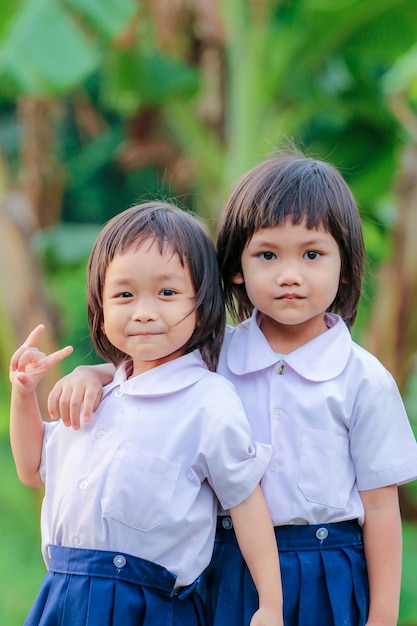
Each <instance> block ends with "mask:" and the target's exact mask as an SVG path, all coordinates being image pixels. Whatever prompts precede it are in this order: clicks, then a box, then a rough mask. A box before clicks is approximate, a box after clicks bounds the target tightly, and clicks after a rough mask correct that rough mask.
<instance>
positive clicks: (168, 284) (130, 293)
mask: <svg viewBox="0 0 417 626" xmlns="http://www.w3.org/2000/svg"><path fill="white" fill-rule="evenodd" d="M194 296H195V291H194V287H193V284H192V281H191V275H190V271H189V268H188V266H187V265H186V264H185V265H184V267H183V266H182V265H181V262H180V259H179V257H178V255H177V254H173V253H172V252H171V250H170V249H169V248H167V249H166V250H164V251H163V253H162V254H161V253H160V251H159V247H158V244H157V243H156V242H155V241H153V240H152V239H147V240H145V241H144V242H143V243H142V244H141V245H140V246H139V247H138V248H136V247H130V248H129V249H128V250H127V252H126V253H124V254H118V255H116V256H115V257H114V259H113V260H112V261H111V263H110V264H109V266H108V268H107V271H106V276H105V281H104V287H103V324H102V330H103V332H104V333H105V335H106V336H107V338H108V340H109V341H110V343H112V344H113V345H114V346H116V347H117V348H118V349H119V350H121V351H122V352H125V353H126V354H128V355H129V356H130V357H131V358H132V360H133V373H132V376H136V375H137V374H140V373H142V372H144V371H146V370H149V369H152V368H154V367H157V366H158V365H162V363H166V362H168V361H172V360H173V359H176V358H177V357H179V356H182V355H183V354H184V345H185V344H186V343H187V341H188V340H189V339H190V337H191V335H192V334H193V332H194V328H195V325H196V313H195V311H193V312H192V313H190V311H191V310H192V308H193V306H194Z"/></svg>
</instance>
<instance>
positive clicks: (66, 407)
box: [58, 388, 77, 430]
mask: <svg viewBox="0 0 417 626" xmlns="http://www.w3.org/2000/svg"><path fill="white" fill-rule="evenodd" d="M72 393H73V390H72V389H71V388H70V389H66V388H64V389H62V390H61V394H60V396H59V398H58V407H59V411H58V412H59V415H60V416H61V420H62V423H63V424H64V425H65V426H71V411H70V405H71V397H72ZM75 430H77V428H75Z"/></svg>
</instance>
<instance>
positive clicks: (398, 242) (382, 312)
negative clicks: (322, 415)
mask: <svg viewBox="0 0 417 626" xmlns="http://www.w3.org/2000/svg"><path fill="white" fill-rule="evenodd" d="M416 172H417V146H416V145H413V146H409V147H407V148H405V149H404V151H403V154H402V158H401V162H400V171H399V175H398V178H397V184H396V187H395V197H396V204H397V208H398V214H397V215H398V218H397V223H396V225H395V227H394V229H393V233H392V237H393V240H394V241H393V250H395V254H394V256H393V257H391V258H389V259H387V260H386V261H385V262H384V263H383V265H382V266H381V268H380V269H379V271H378V274H377V276H376V286H377V291H376V296H375V299H374V301H373V303H372V316H371V319H370V323H369V326H368V333H367V337H366V345H367V348H368V349H369V350H371V352H374V353H375V354H376V355H378V358H380V359H381V361H382V362H383V363H384V365H385V366H386V367H387V368H388V369H389V370H390V371H391V372H392V374H393V376H394V378H395V379H396V381H397V383H398V385H399V387H400V389H401V390H402V391H404V387H405V384H406V382H407V378H408V376H409V374H410V371H411V369H412V364H413V358H414V355H415V349H416V345H417V326H416V324H415V322H414V319H415V311H416V310H417V240H416V233H417V177H416Z"/></svg>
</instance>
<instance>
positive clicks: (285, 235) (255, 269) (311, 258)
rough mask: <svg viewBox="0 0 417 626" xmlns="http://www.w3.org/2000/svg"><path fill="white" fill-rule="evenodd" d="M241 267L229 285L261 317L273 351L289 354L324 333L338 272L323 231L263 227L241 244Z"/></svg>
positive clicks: (332, 245)
mask: <svg viewBox="0 0 417 626" xmlns="http://www.w3.org/2000/svg"><path fill="white" fill-rule="evenodd" d="M241 267H242V272H241V273H238V274H236V275H235V277H234V282H235V283H236V284H242V283H244V284H245V288H246V292H247V294H248V297H249V300H250V301H251V303H252V304H253V305H254V306H255V307H256V308H257V309H258V310H259V311H261V313H262V314H263V318H262V321H261V329H262V331H263V333H264V335H265V336H266V338H267V340H268V341H269V343H270V345H271V347H272V348H273V349H274V350H276V351H277V352H282V353H289V352H291V351H292V350H295V349H296V348H297V347H299V346H301V345H303V344H304V343H306V342H307V341H310V340H311V339H313V338H314V337H316V336H317V335H319V334H321V333H322V332H324V331H325V330H326V325H325V323H324V313H325V311H326V310H327V309H328V307H329V306H330V305H331V304H332V302H333V300H334V299H335V297H336V294H337V291H338V288H339V281H340V270H341V258H340V252H339V247H338V245H337V243H336V240H335V239H334V238H333V236H332V235H331V234H330V233H329V232H327V231H325V230H324V229H323V228H319V229H317V230H316V229H312V230H309V229H308V228H307V227H306V225H305V223H304V222H302V223H301V224H298V225H294V224H292V222H291V220H286V221H285V222H284V223H283V224H282V225H281V226H275V227H273V228H265V229H263V230H260V231H258V232H256V233H255V234H254V236H253V237H252V239H251V240H250V241H249V242H248V244H247V245H246V247H245V249H244V250H243V253H242V258H241Z"/></svg>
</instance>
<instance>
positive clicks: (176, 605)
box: [24, 546, 205, 626]
mask: <svg viewBox="0 0 417 626" xmlns="http://www.w3.org/2000/svg"><path fill="white" fill-rule="evenodd" d="M50 555H51V560H50V564H49V571H48V573H47V574H46V576H45V578H44V580H43V583H42V585H41V588H40V590H39V593H38V595H37V598H36V600H35V603H34V605H33V606H32V609H31V611H30V613H29V615H28V617H27V618H26V620H25V623H24V626H184V625H185V624H187V626H188V624H189V625H190V626H205V620H204V617H203V612H202V603H201V599H200V597H199V595H198V593H197V591H196V586H197V585H196V584H193V585H190V586H189V587H185V588H183V589H181V590H180V591H178V592H177V591H175V590H174V585H175V579H176V576H175V575H174V574H172V573H171V572H170V571H168V570H166V569H165V568H164V567H161V566H160V565H157V564H156V563H151V562H150V561H146V560H144V559H140V558H137V557H133V556H131V555H128V554H123V553H117V552H107V551H99V550H84V549H82V550H81V549H76V548H65V547H62V546H50Z"/></svg>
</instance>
